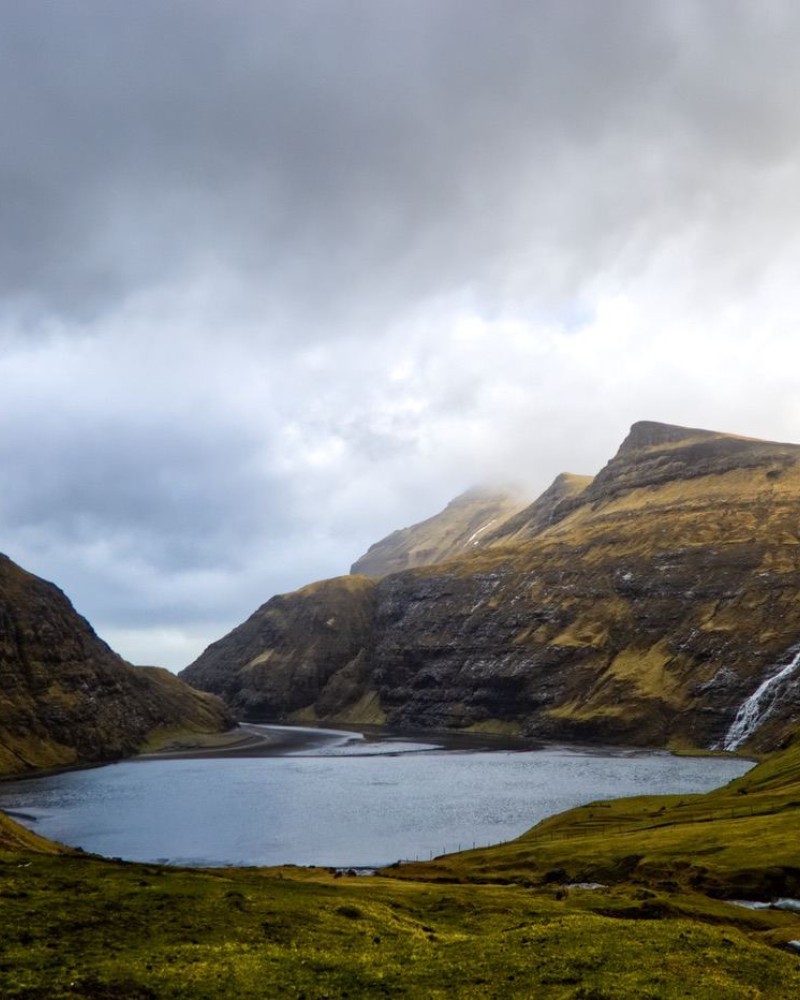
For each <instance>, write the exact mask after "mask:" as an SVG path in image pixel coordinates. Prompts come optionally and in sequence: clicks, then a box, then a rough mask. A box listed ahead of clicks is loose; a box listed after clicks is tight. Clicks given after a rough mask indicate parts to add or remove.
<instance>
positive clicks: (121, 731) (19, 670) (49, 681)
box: [0, 555, 233, 774]
mask: <svg viewBox="0 0 800 1000" xmlns="http://www.w3.org/2000/svg"><path fill="white" fill-rule="evenodd" d="M232 724H233V720H232V719H231V717H230V715H229V713H228V711H227V710H226V709H225V707H224V706H223V705H222V704H221V703H220V702H219V701H218V700H217V699H216V698H213V697H209V696H208V695H205V694H201V693H200V692H198V691H196V690H193V689H191V688H190V687H188V686H187V685H186V684H183V683H182V682H181V681H179V680H178V679H177V678H176V677H174V676H173V675H172V674H170V673H169V672H168V671H166V670H161V669H159V668H156V667H132V666H131V665H130V664H128V663H126V662H125V661H124V660H122V659H121V658H120V657H119V656H117V654H116V653H114V652H113V651H112V650H111V649H109V647H108V646H107V645H106V644H105V643H104V642H103V641H102V640H101V639H99V638H98V637H97V635H95V633H94V631H93V630H92V628H91V626H90V625H89V623H88V622H87V621H86V620H85V619H84V618H82V617H81V616H80V615H79V614H77V612H76V611H75V609H74V608H73V607H72V605H71V604H70V602H69V601H68V599H67V598H66V597H65V596H64V594H63V593H62V592H61V591H60V590H59V589H58V588H57V587H56V586H54V585H53V584H52V583H47V582H46V581H45V580H41V579H39V578H38V577H36V576H33V575H32V574H30V573H27V572H25V570H23V569H21V568H20V567H19V566H17V565H16V564H15V563H13V562H12V561H11V560H10V559H9V558H8V557H7V556H4V555H0V774H14V773H19V772H23V771H27V770H31V769H34V768H48V767H59V766H65V765H71V764H78V763H87V762H95V761H101V760H110V759H113V758H117V757H123V756H126V755H128V754H131V753H134V752H135V751H136V750H137V749H139V748H140V747H141V746H142V744H144V743H145V742H146V741H148V740H154V739H156V738H157V737H158V736H159V735H160V734H161V735H166V734H168V733H171V732H173V731H175V732H177V731H179V730H191V731H196V732H197V731H199V732H216V731H219V730H223V729H227V728H229V727H230V726H231V725H232Z"/></svg>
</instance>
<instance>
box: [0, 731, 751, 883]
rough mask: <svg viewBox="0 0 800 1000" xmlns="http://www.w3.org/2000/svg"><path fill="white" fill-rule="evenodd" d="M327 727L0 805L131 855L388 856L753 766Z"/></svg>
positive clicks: (0, 794) (59, 835)
mask: <svg viewBox="0 0 800 1000" xmlns="http://www.w3.org/2000/svg"><path fill="white" fill-rule="evenodd" d="M263 728H264V730H265V731H269V730H270V729H271V728H272V727H263ZM316 734H317V735H316V742H315V743H314V744H313V746H311V747H310V748H307V749H301V750H295V751H292V752H289V753H287V754H286V755H285V756H266V757H265V756H261V757H252V758H249V757H233V756H228V757H225V756H222V757H211V756H209V757H203V758H198V759H186V758H184V759H163V760H159V759H150V760H134V761H126V762H124V763H120V764H113V765H110V766H108V767H101V768H94V769H91V770H85V771H72V772H68V773H65V774H59V775H53V776H51V777H47V778H37V779H29V780H25V781H16V782H9V783H7V784H2V785H0V809H4V810H10V811H12V812H13V813H16V814H17V815H18V818H20V819H21V821H22V822H24V823H25V824H26V825H28V826H30V827H31V828H32V829H34V830H36V831H37V832H38V833H41V834H43V835H44V836H46V837H51V838H53V839H56V840H60V841H63V842H64V843H67V844H71V845H73V846H80V847H83V848H84V850H87V851H92V852H95V853H98V854H105V855H108V856H111V857H121V858H125V859H127V860H135V861H163V862H168V863H171V864H184V865H226V864H237V865H238V864H241V865H276V864H299V865H309V864H315V865H333V866H341V867H349V866H354V867H357V866H372V865H376V866H377V865H383V864H388V863H390V862H392V861H396V860H397V859H398V858H405V859H413V858H419V859H420V860H422V859H423V858H424V859H427V858H428V857H430V856H431V855H432V854H433V855H436V854H441V853H444V852H446V851H454V850H458V849H459V847H461V848H468V847H472V846H473V844H475V845H478V846H480V845H485V844H492V843H498V842H499V841H503V840H508V839H510V838H512V837H517V836H519V835H520V834H521V833H523V832H524V831H525V830H527V829H528V828H529V827H531V826H533V825H534V824H535V823H537V822H538V821H539V820H541V819H543V818H544V817H546V816H550V815H552V814H553V813H557V812H562V811H563V810H564V809H569V808H571V807H572V806H576V805H580V804H582V803H586V802H589V801H593V800H596V799H602V798H616V797H619V796H623V795H640V794H648V795H650V794H661V793H678V794H689V793H692V792H703V791H708V790H710V789H712V788H716V787H718V786H719V785H722V784H725V783H726V782H728V781H730V780H731V779H733V778H735V777H738V776H739V775H740V774H743V773H744V772H745V771H746V770H748V768H749V767H750V766H751V765H750V764H749V763H747V762H746V761H740V760H728V759H721V758H705V759H695V758H688V757H672V756H670V755H669V754H666V753H660V752H656V753H639V752H631V751H614V750H608V751H597V750H592V751H581V750H578V749H574V748H565V747H545V748H542V749H538V750H530V751H512V750H480V749H478V750H454V749H447V748H446V747H444V746H440V745H438V744H437V743H435V742H431V743H423V742H413V741H409V740H402V741H398V740H395V739H385V740H381V741H378V742H366V741H364V739H363V737H360V736H357V735H354V734H344V733H337V732H332V731H327V732H325V733H320V731H316ZM20 814H24V815H22V816H20Z"/></svg>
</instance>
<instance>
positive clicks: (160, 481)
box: [0, 0, 800, 668]
mask: <svg viewBox="0 0 800 1000" xmlns="http://www.w3.org/2000/svg"><path fill="white" fill-rule="evenodd" d="M798 42H800V11H798V9H797V6H796V4H793V3H791V2H770V0H765V2H763V3H761V4H759V5H753V4H752V3H749V2H744V0H741V2H739V0H726V2H724V3H723V2H721V0H720V2H717V0H710V2H708V0H706V2H680V0H678V2H674V3H670V4H663V3H660V2H657V0H629V2H626V0H613V2H612V0H571V2H569V3H564V2H563V0H558V2H555V0H552V2H548V0H541V2H539V3H537V4H530V3H527V2H522V0H501V2H498V3H491V4H489V3H485V2H483V0H480V2H479V0H407V2H403V3H398V4H389V3H385V4H384V3H382V4H376V3H373V2H367V0H360V2H356V0H334V2H329V0H285V2H282V0H272V2H270V3H267V4H264V3H257V2H255V0H252V2H251V0H231V2H229V3H226V4H225V5H220V4H219V3H217V2H211V0H207V2H206V0H191V2H189V0H184V2H181V0H177V2H175V3H171V4H168V5H164V4H163V3H158V2H155V0H142V2H139V3H137V4H131V3H129V2H127V0H103V2H101V0H75V2H72V3H70V4H51V3H49V2H44V0H29V2H27V3H25V4H17V3H13V2H11V0H7V2H0V95H2V97H0V127H2V130H3V135H4V142H3V144H2V146H0V378H1V379H2V385H3V387H4V389H3V393H2V396H0V423H2V428H3V434H2V437H0V460H2V466H0V467H2V469H3V472H4V481H5V488H4V490H3V491H2V496H1V497H0V547H1V548H2V549H4V550H5V551H7V552H8V554H9V555H11V556H12V557H13V558H15V559H17V560H18V561H19V562H21V563H22V564H23V565H25V566H26V567H27V568H29V569H31V570H33V571H35V572H37V573H41V574H42V575H45V576H47V577H49V578H51V579H54V580H56V581H57V582H58V583H59V584H60V585H61V586H62V587H63V588H64V589H65V590H66V591H67V592H68V593H69V594H70V596H71V597H72V598H73V600H74V602H75V603H76V605H77V606H78V608H79V609H80V610H81V611H82V612H83V613H85V614H86V615H87V616H88V617H89V618H90V619H91V620H92V622H93V623H94V624H95V626H96V628H97V629H98V631H100V633H101V634H102V635H103V636H104V637H105V638H107V639H108V640H109V641H110V642H111V643H112V645H115V646H116V647H117V648H118V649H119V650H120V651H121V652H122V653H123V654H124V655H127V656H129V657H130V658H131V659H133V660H136V661H138V662H161V663H165V664H167V665H169V666H172V667H174V668H179V667H181V666H183V665H185V664H186V663H187V662H189V660H191V659H192V658H193V657H194V656H195V655H197V654H198V653H199V652H200V650H201V649H202V648H203V646H204V645H205V644H206V643H208V642H210V641H212V640H213V639H215V638H217V637H218V636H219V635H220V634H221V633H222V632H223V631H225V630H227V629H228V628H230V627H231V626H232V625H234V624H236V623H237V622H238V621H240V620H241V619H242V618H243V617H245V616H246V615H247V614H249V613H250V612H251V611H252V610H253V609H254V608H255V607H256V606H257V605H258V604H259V603H261V602H262V601H264V600H266V599H267V598H268V597H269V596H270V595H271V594H272V593H275V592H277V591H281V590H286V589H290V588H292V587H295V586H298V585H300V584H302V583H304V582H307V581H309V580H311V579H314V578H318V577H321V576H327V575H333V574H336V573H340V572H345V571H346V570H347V568H348V566H349V564H350V562H351V561H353V559H355V557H356V556H357V555H359V554H360V553H361V551H362V550H363V549H364V548H366V546H367V545H368V544H369V543H370V542H371V541H374V540H376V538H378V537H380V536H381V535H383V534H385V533H386V532H387V531H388V530H390V529H392V528H394V527H399V526H401V525H402V524H405V523H409V522H410V521H413V520H416V519H418V518H420V517H423V516H426V515H428V514H430V513H432V512H433V511H434V510H435V509H437V508H438V507H439V506H441V505H442V504H443V503H444V502H446V500H447V499H449V498H450V496H451V495H453V494H455V493H456V492H458V491H459V490H461V489H463V488H466V487H467V486H469V485H470V484H471V483H473V482H475V481H480V480H487V479H490V480H492V479H493V480H509V479H514V480H522V481H524V482H525V483H526V485H527V486H528V487H529V488H530V489H531V490H532V491H534V492H535V491H536V490H538V489H542V488H544V487H545V486H546V485H547V484H548V482H549V480H550V479H551V478H552V477H553V476H554V475H555V474H556V473H557V472H559V471H561V470H562V469H564V468H569V469H571V470H572V471H576V472H593V471H595V470H596V469H597V468H598V467H599V466H600V465H601V464H602V463H603V462H604V461H605V460H606V459H607V458H608V457H609V456H610V454H611V453H613V451H614V450H615V448H616V446H617V445H618V443H619V441H620V440H621V438H622V437H623V436H624V434H625V432H626V430H627V426H628V425H629V424H630V423H631V422H632V421H633V420H637V419H642V418H647V419H661V420H666V421H670V422H675V423H685V424H691V425H697V426H708V427H713V428H717V429H722V430H731V431H737V432H740V433H745V434H752V435H756V436H765V437H773V438H783V439H786V440H800V404H799V403H798V401H797V399H798V394H797V377H796V375H795V368H796V361H797V358H798V348H797V347H796V346H795V345H796V343H797V337H796V332H797V331H796V327H797V307H796V291H795V287H796V275H795V273H794V270H795V269H794V267H793V264H794V262H795V261H796V260H797V259H798V251H800V246H799V245H798V244H799V243H800V225H798V221H799V220H798V216H799V215H800V106H798V104H797V101H796V95H797V93H798V92H799V91H800V65H799V64H798V62H797V59H796V51H797V45H798Z"/></svg>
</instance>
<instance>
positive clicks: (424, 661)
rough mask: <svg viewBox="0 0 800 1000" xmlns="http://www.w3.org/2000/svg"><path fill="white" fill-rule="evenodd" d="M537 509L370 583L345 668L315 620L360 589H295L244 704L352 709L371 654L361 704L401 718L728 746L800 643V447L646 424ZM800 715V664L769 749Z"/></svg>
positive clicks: (254, 654)
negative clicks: (447, 555) (742, 710)
mask: <svg viewBox="0 0 800 1000" xmlns="http://www.w3.org/2000/svg"><path fill="white" fill-rule="evenodd" d="M548 494H549V495H548ZM537 503H538V504H539V507H538V508H537V505H536V504H534V505H532V508H533V510H531V508H529V509H528V514H527V521H526V515H525V512H524V511H523V512H518V513H517V514H516V515H512V516H511V518H510V519H507V522H506V528H508V525H509V524H510V525H511V530H507V531H505V532H503V530H502V529H501V530H500V532H499V533H498V535H497V536H496V537H495V539H494V540H492V541H489V542H487V543H486V544H483V545H481V546H480V547H479V548H478V549H475V550H473V551H471V552H469V553H468V554H462V555H461V556H459V557H457V558H454V559H450V560H447V561H444V562H441V563H436V564H432V565H428V566H425V567H419V568H416V569H412V570H408V571H406V572H402V573H395V574H391V575H388V576H386V577H385V578H384V579H382V580H380V581H378V582H377V583H376V584H374V585H373V586H371V587H370V588H369V589H367V587H366V584H365V585H364V587H365V589H364V594H363V595H362V598H363V599H362V601H361V603H360V604H359V613H358V615H357V616H355V617H354V618H353V619H352V625H351V626H350V629H349V631H348V635H349V642H350V645H348V647H347V650H346V654H345V655H346V657H347V658H348V660H347V664H345V668H346V669H345V668H340V667H337V666H335V664H334V661H333V660H332V659H331V657H330V656H329V653H328V650H327V645H326V641H327V640H326V639H325V635H326V633H325V632H324V630H322V629H321V628H320V627H319V624H318V623H319V622H322V621H324V620H325V619H326V614H327V612H326V610H325V607H326V606H327V604H330V607H333V605H334V604H336V605H337V607H341V602H342V601H344V600H345V597H344V594H345V592H346V591H347V590H348V587H351V586H352V583H347V582H345V581H347V580H348V578H342V580H339V581H329V582H328V583H327V584H326V589H325V592H324V595H321V596H322V599H323V601H324V602H327V604H325V605H324V606H323V607H318V608H317V609H316V611H315V618H314V622H311V621H310V620H309V619H308V618H307V616H305V612H304V611H303V607H304V602H305V600H306V599H305V598H304V597H303V596H302V595H303V594H304V592H303V591H300V592H299V594H298V595H287V596H286V597H283V598H281V599H280V601H281V614H282V621H283V632H282V639H281V642H282V643H284V645H283V646H281V647H280V650H278V647H276V644H275V640H274V638H273V637H271V636H269V635H266V636H263V635H262V637H261V639H260V640H258V641H254V644H253V645H252V646H250V647H248V649H247V653H246V655H247V657H248V658H249V661H248V662H252V661H254V660H259V661H260V663H261V664H263V665H264V669H263V671H262V673H261V674H260V675H259V677H258V678H257V681H256V683H252V684H250V685H249V687H248V688H247V692H248V693H247V695H246V698H247V699H248V700H250V701H252V702H256V701H257V700H258V698H259V692H262V693H264V692H266V696H265V697H264V698H263V699H262V701H261V702H260V707H261V708H262V710H264V711H265V712H266V713H267V714H271V715H272V717H280V716H281V715H284V716H285V715H287V714H289V713H291V712H297V711H300V710H302V709H306V710H307V712H308V713H309V717H315V718H336V717H337V712H338V711H339V710H340V709H341V707H342V704H343V699H337V698H330V699H327V700H325V699H320V694H319V692H321V691H322V690H325V689H328V690H332V689H333V686H335V685H336V684H337V677H339V672H340V669H343V670H344V672H343V673H342V675H341V676H342V684H344V683H345V680H348V679H349V675H348V674H347V671H348V670H349V671H351V672H352V671H353V670H354V668H353V667H352V666H351V664H352V662H353V657H354V655H355V651H356V650H358V656H359V657H360V659H359V661H358V662H359V666H358V670H357V674H358V682H357V684H355V686H354V687H352V688H348V690H349V691H350V695H351V696H352V697H351V698H350V704H353V703H355V701H356V700H357V697H358V698H361V697H364V695H365V693H367V692H372V696H373V700H372V702H371V703H370V704H371V706H372V708H373V709H374V706H375V704H376V702H377V704H379V706H380V714H381V718H385V720H386V721H387V722H388V723H389V724H394V725H398V726H422V727H434V728H436V727H482V728H486V729H499V730H507V729H508V728H515V729H517V730H519V731H522V732H526V733H530V734H536V735H540V736H543V737H549V738H556V739H577V740H589V741H606V742H614V743H621V742H628V743H637V744H649V745H660V746H663V745H667V744H671V745H680V744H682V745H690V746H708V745H710V744H712V743H715V742H716V741H718V740H719V739H720V738H721V737H722V736H723V734H724V733H725V731H726V730H727V728H728V727H729V725H730V724H731V722H732V720H733V718H734V716H735V714H736V710H737V708H738V706H739V705H740V704H741V703H742V701H743V700H744V699H745V698H746V697H747V696H748V695H749V694H751V693H752V692H753V691H754V690H755V689H756V688H757V687H758V685H759V684H760V683H761V681H762V680H763V679H764V678H765V677H768V676H770V673H771V672H772V671H773V670H774V669H776V667H777V666H779V665H780V664H782V663H786V662H787V657H790V656H791V654H792V650H794V649H796V647H797V645H798V644H799V643H800V601H798V594H800V446H797V445H787V444H776V443H772V442H764V441H752V440H749V439H745V438H740V437H735V436H733V435H725V434H717V433H715V432H710V431H702V430H695V429H691V428H680V427H674V426H670V425H662V424H653V423H641V424H636V425H634V427H633V428H632V430H631V433H630V435H629V436H628V437H627V438H626V440H625V441H624V442H623V444H622V446H621V447H620V449H619V451H618V453H617V454H616V455H615V456H614V458H613V459H611V461H610V462H609V463H608V464H607V465H606V467H605V468H604V469H603V470H601V472H600V473H599V474H598V475H597V476H596V477H595V478H594V480H592V481H591V482H588V481H586V480H583V481H581V482H580V483H575V484H572V486H571V488H569V489H566V490H565V489H564V484H563V483H562V484H559V483H558V482H557V483H556V484H554V486H553V487H551V490H550V491H548V493H546V494H545V496H544V497H543V498H540V501H537ZM537 509H538V510H539V511H541V512H542V516H541V518H539V519H538V520H537V517H536V516H532V514H533V515H535V514H536V510H537ZM350 579H355V578H350ZM367 595H368V596H367ZM351 599H352V598H351V597H350V596H348V597H347V598H346V600H351ZM266 607H269V605H267V606H266ZM304 616H305V617H304ZM337 620H339V621H341V619H340V618H337ZM301 622H302V623H303V624H302V627H301ZM300 634H302V636H303V638H302V643H301V644H300V645H297V646H295V647H294V649H293V650H292V642H291V641H289V640H288V637H290V636H295V637H296V636H298V635H300ZM259 642H261V645H259ZM286 642H288V646H287V645H286ZM221 643H222V644H225V643H227V640H221ZM213 648H214V647H212V650H213ZM277 651H279V652H280V656H276V652H277ZM196 666H197V665H195V666H194V667H192V668H189V670H188V671H187V672H186V673H185V675H184V676H186V678H187V679H189V680H191V681H192V682H193V683H199V684H200V686H202V687H204V688H207V689H210V690H215V691H218V692H219V693H220V694H222V695H223V696H224V697H226V698H227V699H228V701H229V702H230V703H231V704H233V705H236V706H239V705H240V704H241V699H242V697H243V695H242V691H243V687H242V684H241V678H242V677H243V666H244V664H243V663H242V662H241V658H240V660H239V661H237V660H236V657H235V656H233V657H228V658H227V659H226V658H222V657H220V656H218V655H210V656H208V657H207V658H206V659H205V660H204V662H203V674H202V675H201V674H199V673H198V671H197V669H196ZM309 675H311V676H314V677H319V678H321V679H322V680H324V685H323V684H321V683H318V684H317V686H316V687H313V686H312V688H309V687H308V685H307V683H306V680H305V678H307V677H308V676H309ZM212 678H213V683H212ZM275 692H279V694H276V693H275ZM290 692H291V694H290ZM312 695H313V697H312ZM356 696H357V697H356ZM303 702H305V704H303ZM356 715H357V713H356ZM798 718H800V670H799V671H798V677H797V678H796V680H794V679H791V678H790V682H789V683H787V684H786V685H784V686H783V688H782V689H781V697H780V700H779V701H778V702H777V703H776V704H774V705H773V706H772V707H771V710H770V712H769V713H768V714H767V715H766V716H764V717H763V718H760V719H759V720H758V723H759V724H758V727H757V728H758V733H757V734H756V736H755V745H756V746H764V747H766V746H773V745H777V744H779V743H780V742H781V740H782V739H783V738H784V736H785V734H786V733H788V732H789V731H790V729H791V728H792V726H793V725H794V724H795V723H796V721H797V719H798ZM369 721H374V719H371V720H369Z"/></svg>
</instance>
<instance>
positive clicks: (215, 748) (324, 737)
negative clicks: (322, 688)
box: [133, 722, 358, 760]
mask: <svg viewBox="0 0 800 1000" xmlns="http://www.w3.org/2000/svg"><path fill="white" fill-rule="evenodd" d="M347 735H352V736H353V738H354V739H357V738H358V734H356V733H353V734H346V733H344V732H340V731H339V730H331V729H313V728H308V727H305V726H303V727H300V726H278V725H275V726H273V725H270V726H260V725H256V724H255V723H246V722H243V723H240V725H238V726H237V727H236V728H235V729H231V730H228V732H227V733H209V734H204V735H202V736H198V737H197V738H194V737H190V738H185V739H180V740H178V741H176V742H175V743H173V744H170V745H168V746H165V747H164V748H163V749H162V750H157V751H153V752H151V753H143V754H138V755H137V756H136V757H135V758H133V759H134V760H170V759H173V758H179V757H281V756H282V755H283V754H286V753H292V752H296V751H298V750H312V749H314V748H315V747H321V746H324V745H326V744H329V743H331V742H332V741H333V740H336V739H339V738H344V737H345V736H347Z"/></svg>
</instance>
